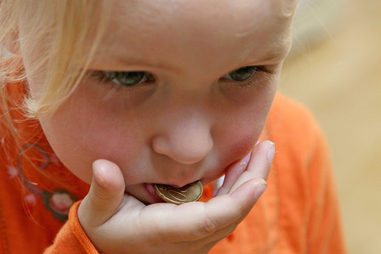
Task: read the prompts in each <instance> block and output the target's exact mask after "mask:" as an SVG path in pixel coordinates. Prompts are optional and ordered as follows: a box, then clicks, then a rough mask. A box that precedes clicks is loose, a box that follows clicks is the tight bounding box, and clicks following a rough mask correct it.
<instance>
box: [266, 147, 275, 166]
mask: <svg viewBox="0 0 381 254" xmlns="http://www.w3.org/2000/svg"><path fill="white" fill-rule="evenodd" d="M274 155H275V144H274V143H272V142H271V144H270V146H269V147H268V148H267V158H268V159H269V161H270V163H272V162H273V159H274Z"/></svg>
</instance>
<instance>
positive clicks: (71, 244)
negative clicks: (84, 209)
mask: <svg viewBox="0 0 381 254" xmlns="http://www.w3.org/2000/svg"><path fill="white" fill-rule="evenodd" d="M80 203H81V201H78V202H77V203H75V204H74V205H73V206H72V207H71V208H70V212H69V221H68V222H67V223H66V224H65V225H64V226H63V227H62V229H61V230H60V231H59V232H58V234H57V236H56V238H55V240H54V244H53V245H52V246H50V247H49V248H47V249H46V250H45V251H44V254H55V253H57V254H58V253H60V254H61V253H70V254H99V252H98V251H97V250H96V249H95V247H94V245H93V244H92V243H91V241H90V239H89V238H88V237H87V235H86V233H85V231H84V230H83V229H82V227H81V224H80V223H79V220H78V215H77V214H78V213H77V211H78V207H79V205H80Z"/></svg>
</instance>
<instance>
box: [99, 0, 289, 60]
mask: <svg viewBox="0 0 381 254" xmlns="http://www.w3.org/2000/svg"><path fill="white" fill-rule="evenodd" d="M275 1H285V0H250V1H247V0H235V1H231V0H208V1H205V0H192V1H187V0H130V1H125V0H109V2H110V4H112V5H113V11H112V15H111V20H110V23H109V26H108V28H107V30H106V34H105V37H104V40H103V41H102V43H101V47H100V51H99V52H98V54H97V56H98V57H99V58H100V59H102V61H101V62H103V63H105V61H108V59H114V60H115V59H128V58H132V59H134V61H136V62H139V61H140V60H142V61H143V60H144V59H150V61H151V62H152V63H155V62H159V61H160V59H162V58H163V57H164V58H168V59H171V62H172V63H173V64H174V65H176V62H178V63H181V62H183V60H184V59H187V61H190V59H191V58H192V57H193V56H195V55H197V54H198V53H200V54H203V55H205V57H207V56H210V57H211V58H215V57H217V56H218V60H219V61H222V62H223V61H224V58H226V61H231V57H232V54H233V53H234V56H235V57H236V58H237V59H240V60H243V61H247V62H256V61H261V62H265V61H279V60H281V59H283V58H284V57H285V56H286V55H287V53H288V50H289V47H290V34H291V23H292V15H285V13H284V12H283V11H282V10H283V9H282V8H283V7H282V6H281V3H279V4H278V3H275ZM288 1H290V0H288ZM203 51H205V52H203ZM221 52H225V53H226V54H222V55H221ZM205 53H206V54H205ZM105 58H107V59H105ZM197 62H198V63H199V62H200V61H199V59H198V60H197Z"/></svg>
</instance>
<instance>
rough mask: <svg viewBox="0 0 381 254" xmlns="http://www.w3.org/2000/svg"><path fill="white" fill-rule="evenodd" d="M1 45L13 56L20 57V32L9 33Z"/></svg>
mask: <svg viewBox="0 0 381 254" xmlns="http://www.w3.org/2000/svg"><path fill="white" fill-rule="evenodd" d="M1 43H2V44H3V45H4V47H5V48H6V49H7V50H8V51H9V52H11V53H12V54H15V55H20V43H19V32H18V30H17V31H11V32H9V33H8V34H7V36H6V37H5V38H4V40H3V41H2V42H1Z"/></svg>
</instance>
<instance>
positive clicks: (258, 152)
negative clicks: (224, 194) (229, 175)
mask: <svg viewBox="0 0 381 254" xmlns="http://www.w3.org/2000/svg"><path fill="white" fill-rule="evenodd" d="M274 153H275V145H274V143H273V142H271V141H263V142H261V143H260V144H258V145H257V146H256V147H254V150H253V153H252V157H251V159H250V162H249V165H248V166H247V168H246V171H244V172H243V173H242V174H241V175H240V176H239V178H238V179H237V181H236V182H235V183H234V185H233V186H232V188H231V189H230V191H229V193H232V192H234V191H235V190H236V189H237V188H238V187H239V186H241V185H242V184H243V183H245V182H247V181H249V180H251V179H254V178H262V179H264V180H267V178H268V175H269V173H270V169H271V163H272V159H273V157H274Z"/></svg>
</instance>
